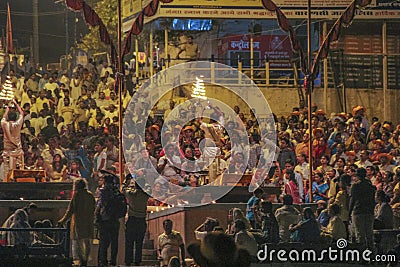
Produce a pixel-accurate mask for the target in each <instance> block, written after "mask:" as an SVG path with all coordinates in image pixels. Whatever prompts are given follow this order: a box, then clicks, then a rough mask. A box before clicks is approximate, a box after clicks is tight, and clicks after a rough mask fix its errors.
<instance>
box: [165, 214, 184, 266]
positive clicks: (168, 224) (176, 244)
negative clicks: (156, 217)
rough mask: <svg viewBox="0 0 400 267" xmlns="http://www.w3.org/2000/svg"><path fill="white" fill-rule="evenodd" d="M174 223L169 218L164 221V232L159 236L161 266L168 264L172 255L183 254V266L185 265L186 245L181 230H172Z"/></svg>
mask: <svg viewBox="0 0 400 267" xmlns="http://www.w3.org/2000/svg"><path fill="white" fill-rule="evenodd" d="M172 226H173V223H172V221H171V220H169V219H167V220H165V221H164V222H163V228H164V233H162V234H161V235H159V236H158V252H159V258H160V259H161V263H160V266H161V267H164V266H168V263H169V261H170V259H171V258H172V257H179V252H180V256H181V261H182V266H183V267H185V266H186V263H185V245H184V244H183V239H182V236H181V234H180V233H179V232H177V231H174V230H172Z"/></svg>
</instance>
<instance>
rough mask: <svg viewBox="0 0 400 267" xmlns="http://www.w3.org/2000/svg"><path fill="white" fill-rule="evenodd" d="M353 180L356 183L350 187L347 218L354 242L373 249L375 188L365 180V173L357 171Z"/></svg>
mask: <svg viewBox="0 0 400 267" xmlns="http://www.w3.org/2000/svg"><path fill="white" fill-rule="evenodd" d="M352 178H353V179H355V180H356V182H355V183H354V184H353V185H352V186H351V189H350V190H351V192H350V208H349V215H350V216H349V217H350V218H351V220H352V222H353V224H354V228H355V234H356V242H357V243H361V244H366V245H367V247H368V248H373V242H374V240H373V224H374V209H375V191H376V189H375V187H374V186H373V185H372V184H371V182H370V181H368V180H367V179H366V171H365V169H363V168H360V169H357V171H356V174H355V175H354V177H352Z"/></svg>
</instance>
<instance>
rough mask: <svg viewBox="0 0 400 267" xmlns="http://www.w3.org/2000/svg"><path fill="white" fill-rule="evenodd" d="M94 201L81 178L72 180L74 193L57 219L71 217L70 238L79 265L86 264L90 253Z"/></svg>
mask: <svg viewBox="0 0 400 267" xmlns="http://www.w3.org/2000/svg"><path fill="white" fill-rule="evenodd" d="M95 204H96V201H95V199H94V196H93V194H92V193H91V192H90V191H88V189H87V182H86V180H84V179H82V178H77V179H75V180H74V195H73V197H72V199H71V201H70V203H69V206H68V209H67V210H66V212H65V214H64V216H63V217H62V218H61V219H60V220H59V221H58V223H59V224H63V223H64V222H66V221H67V220H69V219H71V226H70V227H71V239H72V241H73V245H75V246H76V251H77V253H78V258H79V261H80V266H87V262H88V259H89V255H90V243H91V239H92V237H93V232H94V224H93V222H94V210H95Z"/></svg>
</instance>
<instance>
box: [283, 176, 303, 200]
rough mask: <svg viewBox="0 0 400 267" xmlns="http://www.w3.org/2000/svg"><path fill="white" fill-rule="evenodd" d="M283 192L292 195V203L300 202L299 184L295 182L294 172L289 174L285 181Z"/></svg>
mask: <svg viewBox="0 0 400 267" xmlns="http://www.w3.org/2000/svg"><path fill="white" fill-rule="evenodd" d="M285 194H286V195H291V196H292V198H293V204H300V203H301V198H300V192H299V185H298V184H297V181H296V178H295V173H294V172H292V173H291V174H290V175H289V180H288V181H286V183H285Z"/></svg>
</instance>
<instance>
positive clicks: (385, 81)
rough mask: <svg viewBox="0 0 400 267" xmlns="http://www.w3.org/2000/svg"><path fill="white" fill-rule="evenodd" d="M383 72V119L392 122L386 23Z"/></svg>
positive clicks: (383, 30) (383, 31)
mask: <svg viewBox="0 0 400 267" xmlns="http://www.w3.org/2000/svg"><path fill="white" fill-rule="evenodd" d="M382 53H383V62H382V72H383V77H382V78H383V119H384V120H385V121H386V120H390V118H389V114H390V113H389V112H388V103H387V101H388V68H387V66H388V55H387V54H388V51H387V24H386V21H384V22H383V24H382Z"/></svg>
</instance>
